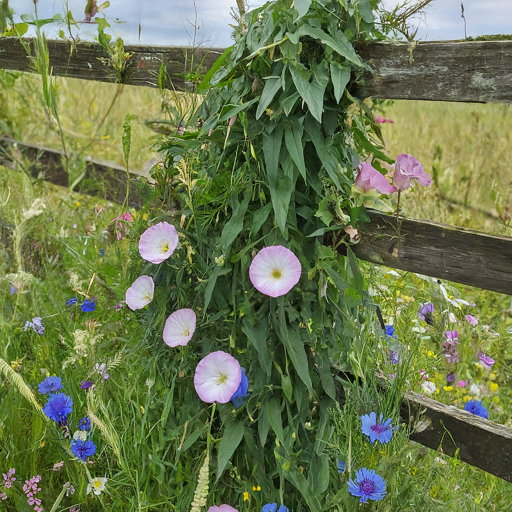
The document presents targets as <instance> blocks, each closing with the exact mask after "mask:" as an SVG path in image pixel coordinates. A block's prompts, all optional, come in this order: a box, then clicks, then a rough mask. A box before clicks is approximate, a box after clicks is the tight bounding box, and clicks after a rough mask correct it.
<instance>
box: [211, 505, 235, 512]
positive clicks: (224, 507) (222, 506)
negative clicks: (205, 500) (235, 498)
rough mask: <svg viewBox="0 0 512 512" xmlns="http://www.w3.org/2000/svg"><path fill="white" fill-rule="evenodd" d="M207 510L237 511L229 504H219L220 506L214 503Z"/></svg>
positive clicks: (220, 511)
mask: <svg viewBox="0 0 512 512" xmlns="http://www.w3.org/2000/svg"><path fill="white" fill-rule="evenodd" d="M208 512H238V510H237V509H236V508H233V507H231V506H230V505H221V506H220V507H216V506H215V505H214V506H213V507H210V508H209V509H208Z"/></svg>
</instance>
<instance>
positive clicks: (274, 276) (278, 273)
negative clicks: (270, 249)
mask: <svg viewBox="0 0 512 512" xmlns="http://www.w3.org/2000/svg"><path fill="white" fill-rule="evenodd" d="M281 275H282V274H281V272H280V271H279V270H277V268H276V269H274V271H273V272H272V277H273V278H274V279H279V278H280V277H281Z"/></svg>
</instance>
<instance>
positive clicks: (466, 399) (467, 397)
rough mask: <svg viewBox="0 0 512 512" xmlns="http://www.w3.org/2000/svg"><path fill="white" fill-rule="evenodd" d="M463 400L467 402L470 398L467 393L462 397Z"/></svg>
mask: <svg viewBox="0 0 512 512" xmlns="http://www.w3.org/2000/svg"><path fill="white" fill-rule="evenodd" d="M463 400H464V402H469V401H470V400H471V396H469V395H466V396H465V397H464V398H463Z"/></svg>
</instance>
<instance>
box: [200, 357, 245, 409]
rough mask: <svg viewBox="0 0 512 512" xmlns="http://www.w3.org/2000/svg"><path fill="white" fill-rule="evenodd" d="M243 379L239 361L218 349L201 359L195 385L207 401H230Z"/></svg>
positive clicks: (203, 399)
mask: <svg viewBox="0 0 512 512" xmlns="http://www.w3.org/2000/svg"><path fill="white" fill-rule="evenodd" d="M241 380H242V372H241V369H240V364H239V363H238V361H237V360H236V359H235V358H234V357H233V356H231V355H230V354H227V353H226V352H223V351H222V350H218V351H217V352H212V353H211V354H208V355H207V356H206V357H205V358H203V359H202V360H201V361H199V364H198V365H197V368H196V373H195V375H194V387H195V388H196V391H197V394H198V395H199V398H200V399H201V400H202V401H203V402H206V403H209V404H212V403H213V402H218V403H220V404H225V403H227V402H229V400H230V398H231V397H232V396H233V393H234V392H235V391H236V390H237V389H238V386H239V385H240V381H241Z"/></svg>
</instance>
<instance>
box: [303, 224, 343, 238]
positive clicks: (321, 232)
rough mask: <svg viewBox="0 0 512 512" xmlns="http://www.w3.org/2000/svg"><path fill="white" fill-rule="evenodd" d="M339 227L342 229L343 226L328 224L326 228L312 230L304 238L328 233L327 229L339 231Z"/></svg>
mask: <svg viewBox="0 0 512 512" xmlns="http://www.w3.org/2000/svg"><path fill="white" fill-rule="evenodd" d="M340 229H343V228H342V227H341V226H330V227H328V228H319V229H317V230H316V231H314V232H313V233H311V235H308V236H307V237H306V238H313V237H314V236H321V235H324V234H325V233H328V232H329V231H339V230H340Z"/></svg>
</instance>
